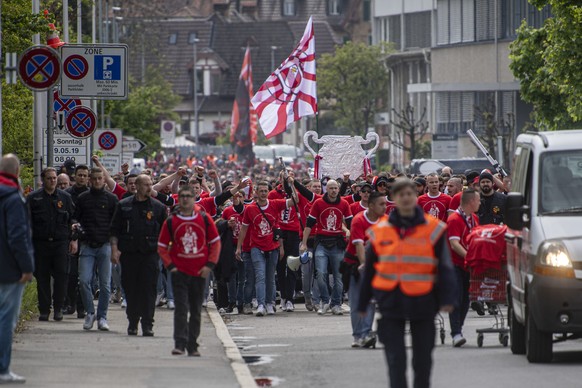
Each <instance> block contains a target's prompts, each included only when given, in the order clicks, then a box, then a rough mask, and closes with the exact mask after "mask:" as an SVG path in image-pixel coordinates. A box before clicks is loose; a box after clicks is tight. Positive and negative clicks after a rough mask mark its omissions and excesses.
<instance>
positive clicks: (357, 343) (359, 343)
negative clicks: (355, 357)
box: [352, 338, 364, 348]
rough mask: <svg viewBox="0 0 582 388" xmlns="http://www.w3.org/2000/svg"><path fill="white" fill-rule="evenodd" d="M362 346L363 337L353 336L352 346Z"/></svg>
mask: <svg viewBox="0 0 582 388" xmlns="http://www.w3.org/2000/svg"><path fill="white" fill-rule="evenodd" d="M362 346H364V339H363V338H354V341H353V342H352V348H361V347H362Z"/></svg>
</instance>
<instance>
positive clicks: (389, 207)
mask: <svg viewBox="0 0 582 388" xmlns="http://www.w3.org/2000/svg"><path fill="white" fill-rule="evenodd" d="M394 209H396V202H392V201H391V200H389V199H388V197H386V214H387V215H390V213H392V211H394Z"/></svg>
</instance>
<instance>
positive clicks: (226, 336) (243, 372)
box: [206, 302, 257, 388]
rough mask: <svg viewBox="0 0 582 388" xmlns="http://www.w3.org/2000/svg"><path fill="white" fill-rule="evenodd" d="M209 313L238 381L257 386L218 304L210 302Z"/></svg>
mask: <svg viewBox="0 0 582 388" xmlns="http://www.w3.org/2000/svg"><path fill="white" fill-rule="evenodd" d="M206 310H207V311H208V315H209V316H210V320H211V321H212V324H213V325H214V328H215V329H216V335H217V336H218V338H219V339H220V341H221V342H222V345H223V346H224V350H225V351H226V356H227V357H228V359H229V360H230V366H231V367H232V370H233V372H234V375H235V376H236V379H237V380H238V383H239V384H240V386H241V387H242V388H250V387H256V386H257V383H256V382H255V379H254V378H253V375H252V374H251V370H250V369H249V367H248V365H247V364H246V362H245V360H244V359H243V357H242V355H241V354H240V351H239V350H238V347H237V345H236V344H235V343H234V341H233V340H232V338H231V337H230V333H229V332H228V329H227V327H226V325H225V324H224V321H223V320H222V317H221V316H220V314H219V313H218V310H217V309H216V306H215V305H214V303H212V302H209V303H208V308H207V309H206Z"/></svg>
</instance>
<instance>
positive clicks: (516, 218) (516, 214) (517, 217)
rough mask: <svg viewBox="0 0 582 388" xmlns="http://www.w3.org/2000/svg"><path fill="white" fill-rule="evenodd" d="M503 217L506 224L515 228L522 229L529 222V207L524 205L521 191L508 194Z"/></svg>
mask: <svg viewBox="0 0 582 388" xmlns="http://www.w3.org/2000/svg"><path fill="white" fill-rule="evenodd" d="M503 219H504V221H505V224H506V225H507V226H508V227H509V228H511V229H514V230H521V229H523V228H524V226H527V225H528V224H529V208H528V207H527V206H525V205H524V199H523V195H521V193H509V194H507V202H506V203H505V215H504V217H503Z"/></svg>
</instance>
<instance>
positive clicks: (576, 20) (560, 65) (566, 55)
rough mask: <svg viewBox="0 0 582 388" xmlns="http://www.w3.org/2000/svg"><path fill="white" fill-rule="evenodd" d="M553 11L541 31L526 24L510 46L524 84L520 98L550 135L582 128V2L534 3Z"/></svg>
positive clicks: (551, 0) (544, 0) (548, 0)
mask: <svg viewBox="0 0 582 388" xmlns="http://www.w3.org/2000/svg"><path fill="white" fill-rule="evenodd" d="M530 3H531V4H533V5H534V6H536V7H538V8H540V9H541V8H543V7H544V6H550V7H551V10H552V17H551V18H549V19H547V20H546V21H545V22H544V25H543V27H542V28H538V29H536V28H533V27H530V26H528V25H527V23H526V21H524V22H523V23H522V24H521V27H520V28H519V29H518V30H517V39H516V40H515V41H514V42H513V43H512V44H511V46H510V50H511V52H510V59H511V63H510V68H511V70H512V72H513V74H514V76H515V77H516V78H517V79H519V81H520V84H521V96H522V98H523V99H524V101H526V102H529V103H531V104H532V105H533V109H534V110H533V117H534V119H535V120H536V121H537V122H538V124H539V125H541V126H542V127H546V128H548V129H559V128H572V127H575V126H577V125H580V124H581V123H582V72H580V64H581V63H582V8H581V7H580V2H579V1H572V0H530Z"/></svg>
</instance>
